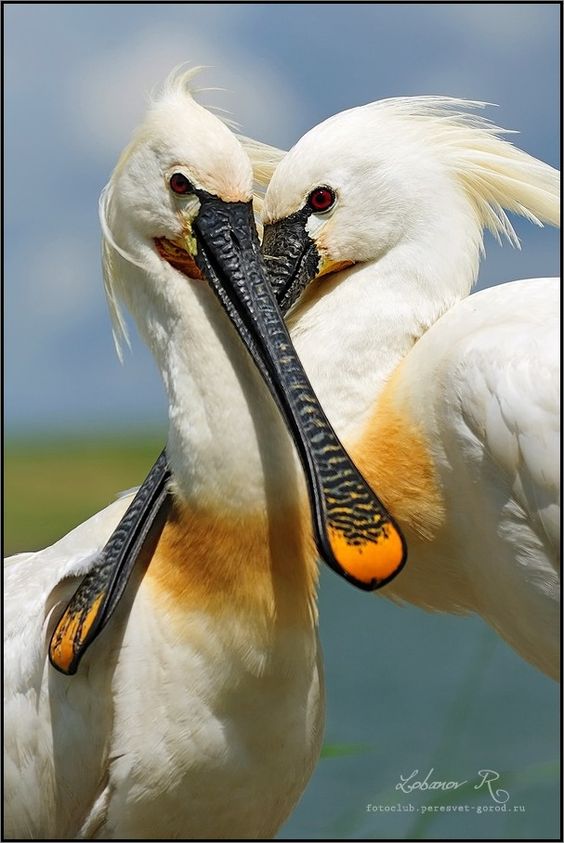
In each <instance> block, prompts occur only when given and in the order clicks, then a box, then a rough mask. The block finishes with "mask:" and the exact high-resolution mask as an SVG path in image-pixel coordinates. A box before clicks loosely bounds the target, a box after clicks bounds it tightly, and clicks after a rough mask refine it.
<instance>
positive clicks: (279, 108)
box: [4, 3, 559, 433]
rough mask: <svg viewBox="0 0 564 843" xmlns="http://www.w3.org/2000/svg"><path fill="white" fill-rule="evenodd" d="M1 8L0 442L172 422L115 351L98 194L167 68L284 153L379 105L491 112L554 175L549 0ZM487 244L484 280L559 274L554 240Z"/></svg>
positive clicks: (527, 236)
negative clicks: (192, 66)
mask: <svg viewBox="0 0 564 843" xmlns="http://www.w3.org/2000/svg"><path fill="white" fill-rule="evenodd" d="M4 11H5V106H6V108H5V141H6V145H5V162H6V168H5V209H6V213H5V233H6V264H5V282H6V283H5V304H6V310H5V312H6V346H5V348H6V357H5V361H6V362H5V366H6V418H7V424H8V431H9V432H12V433H17V432H21V431H24V430H37V431H39V430H56V429H60V428H67V427H70V428H81V427H89V428H104V427H117V426H119V427H130V426H135V425H146V424H161V423H162V425H163V429H164V426H165V422H166V405H165V400H164V394H163V390H162V388H161V385H160V380H159V376H158V373H157V371H156V368H155V366H154V364H153V363H152V360H151V358H150V355H149V353H148V352H147V351H146V350H145V349H144V347H143V346H142V345H141V343H139V342H138V341H136V342H135V343H134V353H133V355H129V354H128V355H127V356H126V363H125V366H124V367H121V366H120V365H119V363H118V361H117V358H116V357H115V354H114V351H113V344H112V339H111V332H110V325H109V318H108V316H107V312H106V307H105V302H104V297H103V292H102V278H101V271H100V261H99V226H98V220H97V199H98V195H99V193H100V190H101V189H102V187H103V185H104V183H105V182H106V180H107V178H108V176H109V174H110V172H111V170H112V168H113V165H114V163H115V161H116V158H117V156H118V154H119V152H120V150H121V148H122V147H123V146H124V145H125V144H126V142H127V141H128V138H129V135H130V132H131V130H132V129H133V128H134V126H135V124H136V122H137V121H138V120H139V118H140V116H141V115H142V112H143V108H144V97H145V93H146V92H147V91H148V90H150V88H151V87H152V86H154V85H155V84H157V83H158V82H159V81H161V80H162V78H163V77H164V76H165V75H166V74H167V73H168V71H169V70H170V69H171V68H172V67H173V66H174V65H176V64H178V63H179V62H182V61H186V60H189V61H192V62H194V63H197V64H205V65H211V66H212V68H211V69H210V70H208V71H206V73H205V75H203V76H202V77H201V79H202V86H207V85H210V86H215V85H219V86H222V87H224V88H226V89H227V90H226V91H225V92H224V93H219V94H218V93H213V94H212V93H210V94H208V95H206V97H207V100H206V99H204V100H203V101H204V102H205V101H207V102H210V103H213V104H215V105H222V106H224V107H226V108H228V109H229V110H230V111H231V112H232V114H233V116H234V118H235V119H237V120H238V121H239V122H240V124H241V125H242V128H243V130H244V132H245V133H246V134H249V135H251V136H255V137H258V138H260V139H262V140H265V141H268V142H269V143H273V144H275V145H278V146H283V147H288V146H289V145H291V144H292V143H294V142H295V141H296V140H297V139H298V138H299V137H300V135H302V134H303V133H304V132H305V131H306V130H307V129H309V128H310V127H311V126H312V125H314V124H315V123H317V122H319V121H320V120H322V119H324V118H325V117H327V116H329V115H330V114H333V113H335V112H337V111H340V110H342V109H344V108H348V107H351V106H353V105H359V104H362V103H365V102H369V101H372V100H375V99H380V98H382V97H388V96H399V95H414V94H447V95H452V96H457V97H468V98H472V99H481V100H487V101H489V102H493V103H497V104H498V105H499V106H500V108H499V109H491V110H490V113H489V116H490V117H492V118H493V119H495V120H496V122H498V123H500V124H501V125H503V126H506V127H508V128H512V129H518V130H519V131H520V132H521V135H520V136H519V137H518V138H517V139H516V142H517V143H518V144H519V145H520V146H522V147H523V148H524V149H526V150H527V151H529V152H530V153H532V154H534V155H535V156H537V157H540V158H542V159H543V160H545V161H548V162H550V163H551V164H553V165H557V164H558V149H559V99H558V78H559V53H558V49H559V48H558V32H559V20H558V16H559V4H556V3H552V4H548V3H547V4H543V3H531V4H527V3H524V4H523V3H519V4H517V3H506V4H465V3H452V4H425V3H419V4H355V3H347V4H339V3H336V4H325V3H312V4H277V5H269V4H236V3H233V4H227V5H222V4H196V5H194V4H186V5H184V4H178V5H174V4H166V3H148V4H119V3H116V4H111V5H110V4H99V5H97V4H84V5H81V4H72V3H68V4H19V5H8V6H5V7H4ZM516 228H517V230H518V233H519V235H520V236H521V239H522V243H523V249H522V251H521V252H517V251H514V250H512V249H511V248H510V247H509V246H505V247H504V248H503V249H502V248H500V247H499V246H497V245H496V244H495V243H493V241H491V239H488V241H487V253H488V257H487V261H486V262H485V264H484V267H483V271H482V275H481V281H480V283H481V284H482V285H484V284H490V283H497V282H499V281H505V280H511V279H513V278H519V277H527V276H533V275H547V274H556V273H557V272H558V249H557V244H558V238H557V234H556V232H554V231H551V230H548V229H545V230H537V229H535V228H533V227H532V226H531V225H528V224H526V223H521V222H519V223H517V225H516Z"/></svg>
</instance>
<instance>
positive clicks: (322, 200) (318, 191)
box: [307, 187, 335, 214]
mask: <svg viewBox="0 0 564 843" xmlns="http://www.w3.org/2000/svg"><path fill="white" fill-rule="evenodd" d="M334 202H335V194H334V193H333V191H332V190H331V188H330V187H316V188H315V190H312V191H311V193H310V194H309V196H308V199H307V204H308V205H309V207H310V208H311V209H312V210H313V211H316V212H317V213H318V214H322V213H323V211H328V210H329V208H331V207H332V206H333V204H334Z"/></svg>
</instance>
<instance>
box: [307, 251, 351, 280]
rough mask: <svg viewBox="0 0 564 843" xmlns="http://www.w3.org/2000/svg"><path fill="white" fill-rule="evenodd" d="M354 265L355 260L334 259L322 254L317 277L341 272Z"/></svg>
mask: <svg viewBox="0 0 564 843" xmlns="http://www.w3.org/2000/svg"><path fill="white" fill-rule="evenodd" d="M350 266H354V261H334V260H332V259H331V258H330V257H328V256H327V255H321V257H320V260H319V270H318V272H317V275H316V276H315V277H316V278H322V277H323V276H324V275H332V274H333V273H334V272H341V271H342V270H343V269H348V268H349V267H350Z"/></svg>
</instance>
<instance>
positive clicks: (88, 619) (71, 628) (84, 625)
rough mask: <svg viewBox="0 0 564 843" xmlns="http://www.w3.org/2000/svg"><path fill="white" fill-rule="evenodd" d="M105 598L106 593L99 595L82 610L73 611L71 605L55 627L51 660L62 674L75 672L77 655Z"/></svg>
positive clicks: (50, 649) (50, 646)
mask: <svg viewBox="0 0 564 843" xmlns="http://www.w3.org/2000/svg"><path fill="white" fill-rule="evenodd" d="M105 596H106V592H102V593H101V594H98V596H97V597H96V599H95V600H94V601H93V602H92V603H91V604H90V605H89V606H88V607H85V608H84V609H82V610H77V609H74V610H73V607H72V603H71V605H70V606H68V607H67V609H66V610H65V612H64V614H63V616H62V618H61V619H60V621H59V623H58V624H57V626H56V627H55V631H54V633H53V635H52V637H51V643H50V644H49V659H50V661H51V664H52V665H53V667H56V668H57V670H59V671H60V672H61V673H66V674H72V673H74V672H75V665H76V661H77V660H76V657H77V653H78V652H79V650H80V648H81V647H82V645H83V644H84V641H85V640H86V638H87V636H88V633H89V632H90V630H91V629H92V624H93V623H94V621H95V620H96V617H97V615H98V610H99V608H100V605H101V603H102V601H103V599H104V597H105Z"/></svg>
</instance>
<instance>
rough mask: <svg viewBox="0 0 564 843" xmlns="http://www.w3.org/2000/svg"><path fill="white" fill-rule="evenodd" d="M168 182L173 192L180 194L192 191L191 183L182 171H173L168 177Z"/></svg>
mask: <svg viewBox="0 0 564 843" xmlns="http://www.w3.org/2000/svg"><path fill="white" fill-rule="evenodd" d="M169 184H170V189H171V190H172V191H173V192H174V193H179V194H180V195H181V196H183V195H184V194H186V193H190V192H191V191H192V185H191V184H190V182H189V181H188V179H187V178H186V176H184V175H183V174H182V173H173V174H172V176H171V177H170V181H169Z"/></svg>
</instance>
